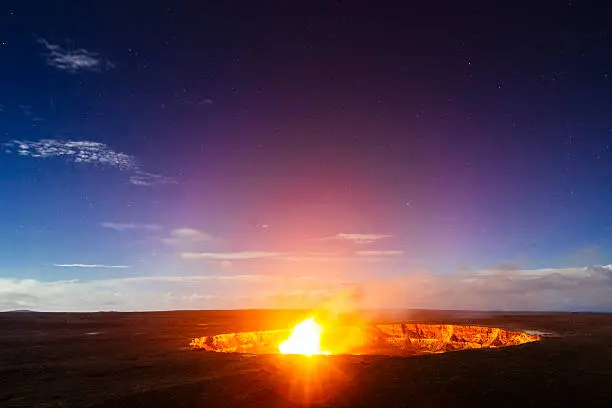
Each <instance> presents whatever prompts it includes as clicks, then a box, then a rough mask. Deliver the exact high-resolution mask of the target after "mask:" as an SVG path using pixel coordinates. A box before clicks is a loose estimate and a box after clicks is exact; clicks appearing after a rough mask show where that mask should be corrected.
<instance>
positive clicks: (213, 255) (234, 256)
mask: <svg viewBox="0 0 612 408" xmlns="http://www.w3.org/2000/svg"><path fill="white" fill-rule="evenodd" d="M288 255H289V254H288V253H286V252H267V251H242V252H183V253H181V258H183V259H209V260H215V261H240V260H248V259H266V258H280V257H284V256H288Z"/></svg>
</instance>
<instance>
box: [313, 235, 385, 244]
mask: <svg viewBox="0 0 612 408" xmlns="http://www.w3.org/2000/svg"><path fill="white" fill-rule="evenodd" d="M385 238H393V235H390V234H349V233H344V232H341V233H338V234H336V235H334V236H332V237H325V238H321V241H329V240H339V241H350V242H354V243H356V244H371V243H372V242H376V241H379V240H381V239H385Z"/></svg>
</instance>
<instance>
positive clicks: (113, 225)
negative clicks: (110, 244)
mask: <svg viewBox="0 0 612 408" xmlns="http://www.w3.org/2000/svg"><path fill="white" fill-rule="evenodd" d="M102 226H103V227H104V228H110V229H114V230H116V231H128V230H135V229H144V230H148V231H161V230H162V229H164V227H162V226H161V225H157V224H136V223H124V222H103V223H102Z"/></svg>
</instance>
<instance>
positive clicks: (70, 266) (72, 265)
mask: <svg viewBox="0 0 612 408" xmlns="http://www.w3.org/2000/svg"><path fill="white" fill-rule="evenodd" d="M53 266H57V267H58V268H115V269H126V268H129V267H130V266H129V265H97V264H54V265H53Z"/></svg>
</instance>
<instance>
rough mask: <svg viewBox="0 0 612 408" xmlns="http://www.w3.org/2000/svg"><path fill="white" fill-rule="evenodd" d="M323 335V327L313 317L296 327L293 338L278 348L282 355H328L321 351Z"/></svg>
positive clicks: (290, 337)
mask: <svg viewBox="0 0 612 408" xmlns="http://www.w3.org/2000/svg"><path fill="white" fill-rule="evenodd" d="M321 334H323V326H321V325H320V324H319V323H317V322H316V321H315V319H314V317H311V318H310V319H306V320H304V321H303V322H302V323H300V324H298V325H297V326H295V327H294V328H293V331H292V332H291V336H289V338H288V339H287V340H285V341H284V342H282V343H281V344H280V345H279V346H278V350H279V351H280V353H281V354H303V355H305V356H313V355H316V354H325V355H327V354H329V352H327V351H324V350H321Z"/></svg>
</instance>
